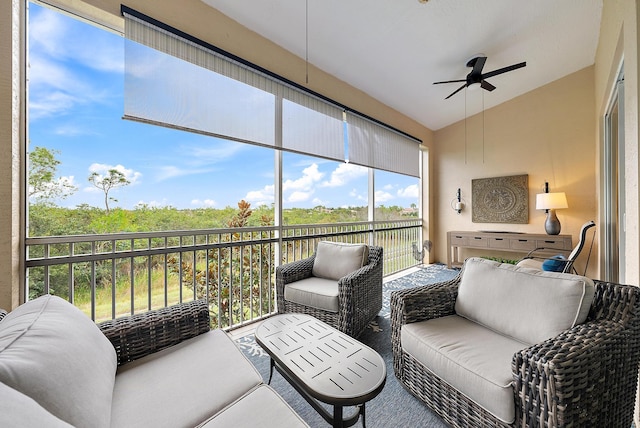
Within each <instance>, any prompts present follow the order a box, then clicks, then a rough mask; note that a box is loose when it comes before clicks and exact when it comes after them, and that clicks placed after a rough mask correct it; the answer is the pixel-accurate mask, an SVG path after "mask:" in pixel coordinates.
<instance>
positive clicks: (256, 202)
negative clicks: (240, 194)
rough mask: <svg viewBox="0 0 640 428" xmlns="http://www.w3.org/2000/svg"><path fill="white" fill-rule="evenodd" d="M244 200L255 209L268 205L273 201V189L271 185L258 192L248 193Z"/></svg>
mask: <svg viewBox="0 0 640 428" xmlns="http://www.w3.org/2000/svg"><path fill="white" fill-rule="evenodd" d="M244 199H245V200H246V201H247V202H250V203H251V205H253V206H257V207H259V206H260V205H269V204H271V203H273V201H274V187H273V185H267V186H264V187H263V188H262V189H260V190H252V191H249V192H247V195H246V196H245V197H244Z"/></svg>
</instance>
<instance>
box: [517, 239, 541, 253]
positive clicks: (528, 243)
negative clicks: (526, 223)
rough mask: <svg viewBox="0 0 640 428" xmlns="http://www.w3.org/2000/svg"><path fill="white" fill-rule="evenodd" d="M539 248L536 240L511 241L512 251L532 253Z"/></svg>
mask: <svg viewBox="0 0 640 428" xmlns="http://www.w3.org/2000/svg"><path fill="white" fill-rule="evenodd" d="M536 248H537V242H536V240H535V239H526V238H516V239H512V240H511V249H512V250H521V251H522V250H524V251H531V250H535V249H536Z"/></svg>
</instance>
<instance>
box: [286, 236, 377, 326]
mask: <svg viewBox="0 0 640 428" xmlns="http://www.w3.org/2000/svg"><path fill="white" fill-rule="evenodd" d="M382 254H383V250H382V247H377V246H369V258H368V263H367V264H366V265H364V266H363V267H362V268H360V269H358V270H356V271H355V272H353V273H351V274H349V275H347V276H344V277H342V278H340V280H339V281H338V294H339V295H338V303H339V310H338V311H337V312H331V311H327V310H322V309H317V308H313V307H310V306H305V305H301V304H297V303H294V302H290V301H288V300H286V299H285V297H284V296H285V286H286V285H287V284H290V283H293V282H295V281H300V280H302V279H305V278H310V277H311V276H312V270H313V263H314V260H315V254H314V255H313V256H311V257H309V258H306V259H303V260H298V261H295V262H292V263H289V264H286V265H282V266H278V267H277V268H276V296H277V300H278V313H292V312H299V313H305V314H309V315H312V316H314V317H316V318H318V319H319V320H321V321H324V322H326V323H327V324H329V325H331V326H333V327H335V328H337V329H338V330H340V331H342V332H343V333H345V334H348V335H349V336H351V337H358V336H359V335H360V334H361V333H362V332H363V331H364V329H365V328H366V326H367V325H368V324H369V322H371V320H373V319H374V318H375V317H376V315H377V314H378V312H380V310H381V309H382Z"/></svg>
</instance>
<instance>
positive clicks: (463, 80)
mask: <svg viewBox="0 0 640 428" xmlns="http://www.w3.org/2000/svg"><path fill="white" fill-rule="evenodd" d="M466 81H467V79H458V80H444V81H442V82H433V84H434V85H439V84H441V83H457V82H466Z"/></svg>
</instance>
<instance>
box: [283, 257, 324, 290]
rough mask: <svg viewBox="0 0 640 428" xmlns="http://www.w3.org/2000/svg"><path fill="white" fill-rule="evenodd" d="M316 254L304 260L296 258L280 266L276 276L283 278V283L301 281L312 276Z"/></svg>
mask: <svg viewBox="0 0 640 428" xmlns="http://www.w3.org/2000/svg"><path fill="white" fill-rule="evenodd" d="M315 259H316V257H315V255H313V256H311V257H308V258H306V259H302V260H296V261H295V262H291V263H288V264H284V265H281V266H278V267H277V268H276V272H277V273H278V274H277V275H276V276H277V277H278V278H280V279H281V280H282V284H290V283H292V282H296V281H300V280H302V279H305V278H309V277H310V276H311V272H312V271H313V262H314V261H315Z"/></svg>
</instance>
